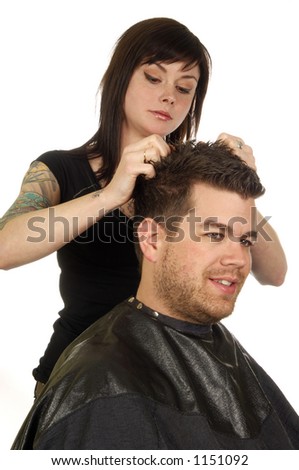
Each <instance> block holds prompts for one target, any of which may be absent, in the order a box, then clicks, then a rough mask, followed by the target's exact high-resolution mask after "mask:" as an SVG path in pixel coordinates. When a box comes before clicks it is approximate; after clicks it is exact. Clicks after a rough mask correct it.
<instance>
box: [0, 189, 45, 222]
mask: <svg viewBox="0 0 299 470" xmlns="http://www.w3.org/2000/svg"><path fill="white" fill-rule="evenodd" d="M49 205H50V204H49V201H48V200H47V198H45V197H43V196H41V195H40V194H36V193H24V194H20V196H19V197H18V198H17V200H16V201H15V202H14V203H13V204H12V206H11V207H10V208H9V209H8V211H7V212H6V213H5V214H4V216H3V217H2V218H1V219H0V230H2V229H3V228H4V226H5V225H6V224H7V222H9V221H10V220H12V219H14V218H15V217H17V216H18V215H20V214H25V213H27V212H32V211H36V210H38V209H45V208H46V207H49Z"/></svg>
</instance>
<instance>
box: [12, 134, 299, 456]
mask: <svg viewBox="0 0 299 470" xmlns="http://www.w3.org/2000/svg"><path fill="white" fill-rule="evenodd" d="M154 166H155V170H156V176H155V178H152V179H146V178H142V177H139V179H138V181H137V184H136V188H135V193H134V200H135V214H136V219H138V221H139V223H138V228H137V234H138V240H139V246H138V250H139V254H140V260H141V265H142V270H141V271H142V274H141V281H140V285H139V288H138V291H137V293H136V297H135V296H134V297H131V298H129V299H128V300H127V301H125V302H123V303H121V304H120V305H118V306H117V307H116V308H114V309H113V310H112V311H111V312H110V313H109V314H107V315H106V316H105V317H104V318H102V319H100V320H98V321H97V322H96V323H95V324H94V325H92V326H91V327H90V328H89V329H88V330H87V331H86V332H84V333H83V334H82V335H81V336H80V337H79V338H78V339H77V340H75V341H74V342H73V343H72V345H70V346H69V347H68V348H67V349H66V351H65V352H64V353H63V355H62V356H61V358H60V359H59V361H58V363H57V365H56V367H55V370H54V371H53V374H52V376H51V378H50V380H49V382H48V384H47V386H46V388H45V390H44V392H43V393H42V395H41V397H40V398H39V399H38V400H37V401H36V402H35V403H34V405H33V407H32V409H31V411H30V413H29V415H28V416H27V418H26V420H25V422H24V424H23V426H22V428H21V430H20V431H19V434H18V436H17V437H16V439H15V442H14V444H13V449H207V450H208V449H298V448H299V418H298V416H297V414H296V413H295V411H294V410H293V408H292V407H291V405H290V404H289V403H288V402H287V400H286V399H285V397H284V396H283V394H282V392H281V391H280V390H279V389H278V387H277V386H276V385H275V384H274V382H273V381H272V380H271V378H270V377H269V376H268V375H267V374H266V373H265V372H264V370H263V369H262V368H261V367H260V366H259V365H258V364H257V363H256V362H255V361H254V360H253V359H252V358H251V357H250V355H249V354H248V353H247V352H246V351H245V350H244V349H243V347H242V346H241V345H240V344H239V343H238V341H237V340H236V339H235V338H234V336H233V335H232V334H231V333H230V332H229V331H228V330H227V329H226V328H225V327H224V326H223V325H222V324H221V322H220V321H221V319H223V318H225V317H227V316H228V315H230V314H231V312H232V311H233V308H234V304H235V301H236V299H237V296H238V294H239V292H240V290H241V288H242V286H243V284H244V282H245V279H246V277H247V276H248V274H249V272H250V267H251V255H250V251H251V248H252V246H253V245H254V243H256V240H257V235H258V234H257V232H256V227H255V198H257V197H259V196H260V195H262V194H263V192H264V188H263V186H262V185H261V183H260V181H259V178H258V176H257V174H256V172H255V171H254V170H253V169H251V168H250V167H249V166H247V165H246V163H244V162H243V161H242V160H241V159H239V158H238V157H236V156H234V155H233V154H232V153H231V152H230V150H229V149H228V148H227V147H226V146H225V145H224V144H222V143H221V142H216V143H197V144H195V143H188V144H183V145H181V146H177V147H176V148H175V149H174V150H173V151H172V153H171V154H170V155H169V156H167V157H165V158H164V159H162V161H161V162H160V163H156V164H154ZM136 225H137V224H136Z"/></svg>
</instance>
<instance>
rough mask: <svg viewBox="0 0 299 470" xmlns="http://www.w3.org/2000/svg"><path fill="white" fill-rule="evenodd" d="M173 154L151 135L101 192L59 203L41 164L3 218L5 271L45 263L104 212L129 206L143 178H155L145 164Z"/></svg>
mask: <svg viewBox="0 0 299 470" xmlns="http://www.w3.org/2000/svg"><path fill="white" fill-rule="evenodd" d="M145 150H146V155H147V157H148V159H151V160H159V159H160V157H161V156H165V155H167V154H168V153H169V147H168V145H167V144H166V143H165V141H164V140H163V139H162V138H161V137H160V136H157V135H152V136H149V137H146V138H145V139H142V140H140V141H139V142H137V143H135V144H132V145H128V146H127V147H126V148H125V149H124V151H123V154H122V157H121V160H120V163H119V166H118V168H117V170H116V172H115V175H114V177H113V179H112V180H111V182H110V183H109V184H108V185H107V186H106V187H105V188H104V189H102V190H100V191H95V192H92V193H90V194H87V195H85V196H81V197H79V198H77V199H73V200H71V201H68V202H64V203H62V204H61V203H60V188H59V185H58V182H57V180H56V178H55V176H54V175H53V173H52V172H51V171H50V170H49V168H48V167H47V166H46V165H45V164H44V163H41V162H34V163H33V164H32V165H31V167H30V168H29V170H28V172H27V173H26V175H25V177H24V180H23V183H22V187H21V191H20V193H19V195H18V197H17V199H16V200H15V202H14V203H13V205H12V206H11V207H10V209H9V210H8V211H7V212H6V213H5V214H4V216H3V217H2V219H0V269H11V268H14V267H17V266H21V265H23V264H27V263H31V262H32V261H36V260H38V259H40V258H43V257H45V256H47V255H49V254H51V253H53V252H55V251H57V250H58V249H60V248H61V247H62V246H64V245H65V244H67V243H69V242H70V241H71V240H73V239H74V238H75V237H77V236H78V235H80V234H81V233H82V232H84V231H85V230H87V229H88V228H89V227H90V226H91V225H93V224H94V223H95V222H96V221H98V220H99V219H100V218H102V217H103V216H104V214H105V213H107V212H110V211H112V210H114V209H115V208H117V207H120V206H121V205H123V204H125V203H126V202H128V200H129V199H130V197H131V194H132V191H133V189H134V186H135V181H136V178H137V176H138V175H140V174H144V175H146V176H147V177H148V178H152V177H153V176H154V175H155V171H154V167H153V166H152V165H149V164H148V163H146V162H145V159H144V152H145Z"/></svg>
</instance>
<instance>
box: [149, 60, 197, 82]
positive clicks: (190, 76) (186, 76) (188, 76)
mask: <svg viewBox="0 0 299 470" xmlns="http://www.w3.org/2000/svg"><path fill="white" fill-rule="evenodd" d="M153 65H156V66H157V67H159V69H161V70H162V71H163V72H167V70H166V68H165V67H163V65H161V64H159V63H158V62H153ZM181 78H193V80H195V81H196V83H197V82H198V79H197V78H196V77H195V75H182V77H181Z"/></svg>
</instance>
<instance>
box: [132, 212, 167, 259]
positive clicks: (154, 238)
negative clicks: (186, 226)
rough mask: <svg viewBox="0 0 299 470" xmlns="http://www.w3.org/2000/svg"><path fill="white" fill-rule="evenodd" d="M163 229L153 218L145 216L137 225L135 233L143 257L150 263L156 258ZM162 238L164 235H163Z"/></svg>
mask: <svg viewBox="0 0 299 470" xmlns="http://www.w3.org/2000/svg"><path fill="white" fill-rule="evenodd" d="M163 234H164V229H163V228H162V227H161V225H159V224H158V223H157V222H156V221H155V220H154V219H150V218H146V219H143V221H142V222H141V223H140V224H139V225H138V228H137V235H138V242H139V246H140V250H141V251H142V254H143V256H144V258H146V259H147V260H148V261H151V262H152V263H155V261H156V259H157V254H158V249H159V246H160V243H161V239H162V236H163ZM163 238H164V237H163Z"/></svg>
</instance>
